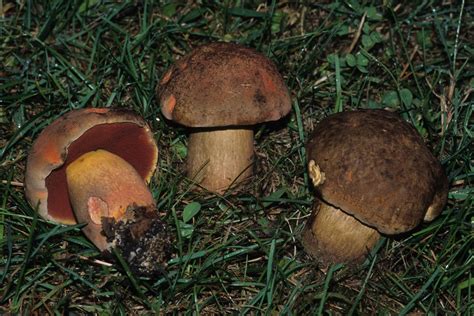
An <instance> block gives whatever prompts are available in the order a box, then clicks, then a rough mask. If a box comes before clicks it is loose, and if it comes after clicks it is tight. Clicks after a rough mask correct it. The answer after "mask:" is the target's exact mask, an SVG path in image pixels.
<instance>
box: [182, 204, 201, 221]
mask: <svg viewBox="0 0 474 316" xmlns="http://www.w3.org/2000/svg"><path fill="white" fill-rule="evenodd" d="M200 210H201V204H200V203H199V202H191V203H189V204H188V205H186V207H185V208H184V211H183V221H184V222H185V223H187V222H189V221H190V220H191V219H192V218H193V217H194V216H196V214H197V213H199V211H200Z"/></svg>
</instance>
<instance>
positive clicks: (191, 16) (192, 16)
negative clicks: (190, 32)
mask: <svg viewBox="0 0 474 316" xmlns="http://www.w3.org/2000/svg"><path fill="white" fill-rule="evenodd" d="M204 12H206V9H203V8H196V9H193V10H191V11H189V12H188V13H187V14H186V15H185V16H184V17H183V18H182V19H181V21H180V22H181V23H189V22H192V21H194V20H196V19H197V18H199V17H201V16H202V15H203V14H204Z"/></svg>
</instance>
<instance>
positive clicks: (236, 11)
mask: <svg viewBox="0 0 474 316" xmlns="http://www.w3.org/2000/svg"><path fill="white" fill-rule="evenodd" d="M227 12H228V13H229V14H230V15H235V16H241V17H245V18H264V17H265V15H266V13H265V12H258V11H255V10H250V9H245V8H230V9H229V10H228V11H227Z"/></svg>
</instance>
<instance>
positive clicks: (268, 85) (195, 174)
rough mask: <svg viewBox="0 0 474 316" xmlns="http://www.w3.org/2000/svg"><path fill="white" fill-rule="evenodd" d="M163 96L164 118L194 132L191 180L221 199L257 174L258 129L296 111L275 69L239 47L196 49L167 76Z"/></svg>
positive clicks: (217, 45) (218, 45) (189, 166)
mask: <svg viewBox="0 0 474 316" xmlns="http://www.w3.org/2000/svg"><path fill="white" fill-rule="evenodd" d="M158 90H159V97H160V100H161V111H162V113H163V115H164V116H165V117H166V118H167V119H169V120H173V121H175V122H177V123H179V124H182V125H185V126H188V127H190V128H191V129H190V137H189V141H188V143H189V151H188V161H187V169H188V170H187V172H188V176H189V177H190V178H192V179H195V181H196V182H197V183H199V184H200V185H201V186H202V187H204V188H206V189H208V190H210V191H214V192H218V193H222V192H224V191H225V190H226V189H228V187H229V186H230V185H232V184H237V183H241V182H243V181H244V180H246V179H248V178H249V177H250V176H251V175H252V174H253V159H254V158H253V152H254V145H253V129H252V127H253V125H255V124H258V123H263V122H268V121H276V120H278V119H280V118H281V117H283V116H285V115H286V114H288V112H289V111H290V109H291V100H290V95H289V92H288V89H287V87H286V85H285V83H284V81H283V79H282V77H281V76H280V74H279V73H278V70H277V69H276V67H275V65H274V64H273V63H272V62H271V61H270V60H269V59H268V58H266V57H265V56H263V55H262V54H260V53H258V52H256V51H255V50H253V49H250V48H246V47H243V46H240V45H237V44H230V43H212V44H208V45H204V46H201V47H198V48H196V49H195V50H194V51H192V52H191V53H190V54H189V55H187V56H185V57H183V58H182V59H180V60H179V61H178V62H177V63H176V64H175V65H174V66H172V67H171V68H170V69H169V70H168V71H167V72H166V74H165V75H164V76H163V79H162V80H161V82H160V86H159V88H158Z"/></svg>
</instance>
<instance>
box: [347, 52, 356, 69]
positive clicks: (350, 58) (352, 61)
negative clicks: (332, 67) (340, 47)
mask: <svg viewBox="0 0 474 316" xmlns="http://www.w3.org/2000/svg"><path fill="white" fill-rule="evenodd" d="M346 62H347V65H349V67H354V66H355V65H356V63H357V61H356V58H355V57H354V55H352V54H347V56H346Z"/></svg>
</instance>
